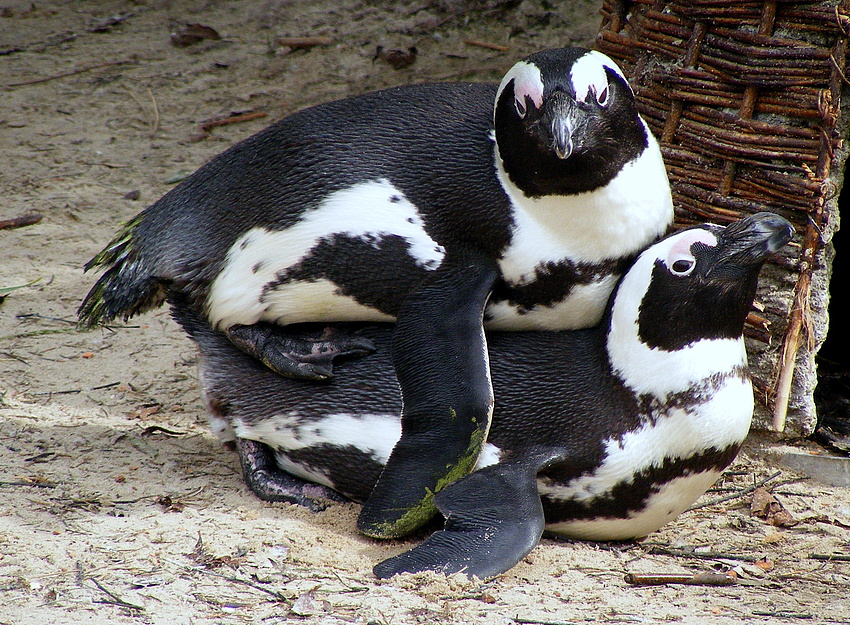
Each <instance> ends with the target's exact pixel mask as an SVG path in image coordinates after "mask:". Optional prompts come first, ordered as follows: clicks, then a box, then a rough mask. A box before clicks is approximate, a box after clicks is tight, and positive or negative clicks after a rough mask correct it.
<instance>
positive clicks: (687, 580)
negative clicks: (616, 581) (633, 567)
mask: <svg viewBox="0 0 850 625" xmlns="http://www.w3.org/2000/svg"><path fill="white" fill-rule="evenodd" d="M624 579H625V581H626V583H627V584H632V585H633V586H662V585H664V584H686V585H688V586H731V585H732V584H735V583H736V582H737V579H736V578H735V577H734V576H732V575H729V574H728V573H691V574H687V573H685V574H681V573H626V575H625V577H624Z"/></svg>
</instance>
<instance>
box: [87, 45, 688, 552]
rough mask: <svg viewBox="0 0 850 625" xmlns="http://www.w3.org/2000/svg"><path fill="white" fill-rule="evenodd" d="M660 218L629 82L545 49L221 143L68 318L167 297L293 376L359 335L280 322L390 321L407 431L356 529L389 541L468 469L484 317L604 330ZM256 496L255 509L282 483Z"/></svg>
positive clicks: (318, 366)
mask: <svg viewBox="0 0 850 625" xmlns="http://www.w3.org/2000/svg"><path fill="white" fill-rule="evenodd" d="M494 102H495V105H494ZM672 217H673V209H672V201H671V197H670V190H669V185H668V182H667V176H666V172H665V169H664V165H663V163H662V160H661V155H660V151H659V149H658V145H657V143H656V141H655V140H654V139H653V137H652V135H651V133H650V131H649V129H648V127H647V125H646V124H645V123H644V121H643V120H642V119H641V118H640V116H639V115H638V112H637V109H636V106H635V102H634V98H633V94H632V92H631V89H630V87H629V85H628V83H627V82H626V80H625V78H624V77H623V75H622V73H621V72H620V70H619V69H618V68H617V66H616V65H615V64H614V63H613V62H612V61H611V60H610V59H609V58H608V57H606V56H604V55H602V54H600V53H598V52H591V51H588V50H585V49H581V48H568V49H558V50H547V51H543V52H539V53H537V54H533V55H531V56H529V57H528V58H526V59H524V60H522V61H520V62H519V63H517V64H516V65H514V66H513V68H511V69H510V71H508V73H507V74H506V75H505V77H504V79H503V80H502V82H501V84H500V85H498V86H497V85H490V84H472V83H454V84H426V85H416V86H406V87H399V88H395V89H388V90H386V91H380V92H376V93H370V94H366V95H362V96H358V97H353V98H349V99H345V100H341V101H337V102H330V103H328V104H323V105H320V106H316V107H313V108H310V109H307V110H304V111H301V112H299V113H296V114H294V115H292V116H290V117H288V118H286V119H284V120H282V121H280V122H278V123H277V124H275V125H273V126H271V127H269V128H268V129H266V130H264V131H262V132H260V133H259V134H257V135H254V136H253V137H250V138H248V139H246V140H244V141H242V142H241V143H239V144H237V145H235V146H233V147H232V148H231V149H229V150H227V151H226V152H224V153H223V154H221V155H219V156H218V157H216V158H215V159H213V160H212V161H211V162H209V163H208V164H207V165H205V166H204V167H202V168H201V169H200V170H198V171H197V172H196V173H195V174H193V175H192V176H190V177H189V178H188V179H186V180H185V181H184V182H182V183H181V184H180V185H179V186H178V187H176V188H175V189H173V190H172V191H170V192H169V193H168V194H166V195H165V196H164V197H163V198H162V199H160V200H159V201H158V202H156V203H155V204H153V205H152V206H150V207H149V208H147V209H146V210H145V211H143V212H142V213H141V214H139V215H138V216H137V217H135V218H134V219H132V220H131V221H130V222H129V223H128V224H127V225H126V226H125V227H124V229H123V230H121V231H120V232H119V233H118V235H117V236H116V237H115V238H114V239H113V241H112V242H111V243H110V244H109V245H108V246H107V247H106V249H104V250H103V251H102V252H101V253H100V254H98V255H97V256H96V257H95V258H94V259H92V260H91V261H90V262H89V263H88V265H87V266H86V268H87V269H91V268H102V269H105V272H104V274H103V276H101V278H100V279H99V280H98V281H97V283H96V284H95V286H94V287H93V288H92V289H91V291H90V292H89V294H88V296H87V297H86V299H85V300H84V302H83V303H82V305H81V307H80V310H79V316H80V319H81V321H82V323H84V324H89V325H93V324H95V323H97V322H104V321H109V320H111V319H114V318H115V317H118V316H122V317H124V318H125V319H127V318H128V317H130V316H132V315H134V314H136V313H138V312H142V311H144V310H147V309H149V308H151V307H154V306H157V305H160V304H161V303H162V302H163V300H164V299H165V297H166V296H167V295H173V296H175V297H180V298H183V299H184V301H186V302H187V305H189V306H191V307H193V309H194V310H196V311H197V312H198V313H199V314H200V315H202V316H204V317H205V318H206V319H207V320H208V321H209V323H210V324H211V325H212V326H213V327H215V328H217V329H220V330H223V331H224V333H225V335H226V336H228V338H229V339H230V340H231V341H232V342H233V343H234V344H235V345H237V346H238V347H240V349H243V350H244V351H246V352H247V353H249V354H251V355H253V356H255V357H257V358H258V359H259V360H261V361H262V362H263V363H265V364H266V365H267V366H268V367H270V368H271V369H274V370H275V371H278V372H279V373H281V374H283V375H288V376H295V377H305V378H327V377H329V376H330V375H331V363H332V360H333V359H334V358H335V357H337V356H340V355H350V354H363V353H367V352H368V351H370V350H371V345H370V344H369V343H368V341H365V340H364V339H362V338H359V337H356V336H353V337H344V336H337V335H334V334H333V333H331V334H330V335H327V336H322V337H319V338H316V339H314V340H303V337H301V336H299V334H298V333H297V332H281V331H280V330H279V328H278V327H277V326H288V325H291V324H296V323H301V322H339V321H392V320H394V319H395V320H396V321H397V323H396V329H395V336H394V338H393V354H394V366H395V368H396V373H397V375H398V380H399V383H400V385H401V389H402V397H403V406H402V432H403V433H402V438H401V440H400V442H399V445H398V447H397V448H396V450H395V451H394V452H393V454H392V456H391V457H390V459H389V461H388V464H387V469H386V470H385V471H384V473H383V476H382V477H381V480H380V482H379V483H378V485H377V486H376V488H375V490H374V491H373V494H372V496H371V498H370V499H369V501H368V502H367V505H366V506H364V509H363V515H362V516H361V519H360V528H361V530H362V531H364V532H365V533H367V534H369V535H372V536H379V537H391V536H399V535H403V534H405V533H407V532H409V531H412V530H413V529H415V528H416V527H418V526H419V525H421V524H422V523H424V522H425V521H426V520H427V519H428V518H429V517H431V516H432V515H433V514H434V513H435V512H436V510H435V509H434V507H433V493H434V492H436V491H438V490H439V489H440V488H441V487H443V486H444V485H445V484H447V483H450V482H451V481H453V480H454V479H456V478H457V477H459V476H461V475H464V474H466V473H468V472H469V471H471V470H472V468H473V466H474V464H475V460H476V458H477V457H478V455H479V452H480V450H481V445H482V444H483V441H484V440H485V439H486V436H487V429H488V427H489V418H490V414H491V411H492V406H493V395H492V389H491V384H490V378H489V371H488V364H487V359H486V344H485V339H484V334H483V331H482V316H483V318H484V320H485V323H486V325H487V327H488V328H491V329H512V330H535V329H537V330H540V329H570V328H581V327H588V326H592V325H594V324H596V323H597V322H598V321H599V319H600V317H601V315H602V312H603V309H604V307H605V302H606V301H607V299H608V296H609V294H610V292H611V289H612V288H613V286H614V284H615V283H616V281H617V278H618V277H619V276H620V275H621V274H622V271H623V270H624V268H625V267H626V266H628V263H629V262H631V260H632V259H633V258H634V256H635V255H636V254H637V252H638V251H640V250H642V249H644V248H645V247H646V246H647V245H649V244H650V243H651V242H653V241H654V240H656V239H657V238H658V237H659V236H661V235H662V234H664V232H665V230H666V228H667V226H668V225H669V224H670V222H671V221H672ZM485 305H486V310H485ZM459 353H460V354H463V355H464V356H465V358H463V359H461V360H458V359H457V355H458V354H459ZM255 487H256V488H257V489H258V494H259V495H260V496H261V497H265V498H267V499H268V498H275V497H277V496H278V494H279V493H280V491H281V488H283V486H282V485H279V484H278V485H275V484H270V483H267V482H264V481H257V482H255Z"/></svg>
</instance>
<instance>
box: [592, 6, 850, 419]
mask: <svg viewBox="0 0 850 625" xmlns="http://www.w3.org/2000/svg"><path fill="white" fill-rule="evenodd" d="M601 13H602V17H603V21H602V27H601V29H600V31H599V35H598V37H597V46H596V47H597V48H598V49H599V50H600V51H602V52H604V53H606V54H607V55H609V56H611V57H612V58H614V59H615V60H617V62H618V63H619V64H620V66H621V67H622V68H623V71H624V72H625V73H626V74H627V76H629V77H630V80H631V83H632V86H633V88H634V91H635V96H636V99H637V102H638V108H639V110H640V111H641V113H642V114H643V115H644V117H645V119H646V120H647V123H648V124H649V126H650V128H651V129H652V131H653V132H654V133H655V134H656V135H657V136H658V138H659V140H660V143H661V147H662V152H663V154H664V158H665V162H666V164H667V170H668V174H669V177H670V182H671V187H672V191H673V201H674V204H675V208H676V222H677V224H678V225H680V226H684V225H689V224H693V223H697V222H702V221H706V220H708V221H713V222H716V223H722V224H725V223H729V222H731V221H733V220H735V219H738V218H740V217H742V216H744V215H747V214H751V213H754V212H758V211H762V210H768V211H773V212H776V213H779V214H781V215H782V216H784V217H786V218H787V219H789V221H791V222H792V223H793V224H794V226H795V228H796V230H797V232H798V233H799V240H800V243H799V246H797V247H793V248H791V251H786V255H785V256H784V257H782V258H780V259H778V260H776V261H774V262H775V264H776V265H777V266H779V267H781V268H782V269H783V270H784V271H786V272H787V274H788V276H787V278H785V279H784V281H783V283H785V284H794V285H795V287H794V290H793V292H791V293H789V295H790V296H791V297H790V298H789V299H790V300H792V301H793V304H792V306H791V309H790V310H788V311H777V314H775V315H771V314H767V317H761V316H755V317H754V316H752V315H751V321H752V319H755V318H758V319H761V320H763V323H759V324H758V327H755V325H753V324H752V323H750V324H749V325H748V327H747V335H748V336H750V337H753V338H755V339H757V340H761V341H765V342H770V341H781V344H782V350H781V356H780V360H779V365H778V372H777V373H776V374H775V375H776V379H775V380H774V381H773V382H772V383H771V382H768V381H767V380H756V386H757V387H758V388H761V389H770V391H771V393H770V394H771V395H773V394H775V395H776V402H775V421H774V426H775V427H776V428H777V429H781V428H782V427H784V412H785V411H786V410H787V401H788V390H789V388H790V376H791V375H792V374H793V367H794V361H795V357H796V353H797V350H798V349H799V347H800V345H801V344H802V343H804V342H805V340H804V339H803V338H802V337H801V333H802V332H803V331H804V328H805V327H807V325H808V323H807V315H808V301H809V292H810V289H811V279H812V271H813V268H814V266H815V260H816V254H817V252H818V249H819V245H820V232H821V228H822V227H823V224H824V219H825V200H826V196H827V185H826V184H825V180H826V178H827V177H828V176H829V173H830V168H831V166H832V161H833V159H834V156H835V150H836V149H837V147H838V146H839V145H840V142H839V139H840V137H838V136H837V134H836V124H837V122H838V118H839V98H840V95H841V88H842V86H843V85H844V84H847V85H850V79H848V77H847V76H846V74H845V71H844V69H845V66H846V62H847V39H848V34H850V6H848V1H847V0H841V1H837V0H831V1H820V2H819V1H809V2H793V1H775V0H774V1H770V0H768V1H761V2H729V0H692V1H689V2H684V1H678V2H676V1H670V2H665V1H664V0H636V1H633V2H627V1H625V0H604V2H603V6H602V10H601Z"/></svg>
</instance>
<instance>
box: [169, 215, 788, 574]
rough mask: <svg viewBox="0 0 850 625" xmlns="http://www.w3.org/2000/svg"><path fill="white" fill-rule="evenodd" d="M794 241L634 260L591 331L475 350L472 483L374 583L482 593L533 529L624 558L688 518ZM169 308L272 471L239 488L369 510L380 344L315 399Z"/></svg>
mask: <svg viewBox="0 0 850 625" xmlns="http://www.w3.org/2000/svg"><path fill="white" fill-rule="evenodd" d="M793 233H794V230H793V228H792V226H791V225H790V224H789V223H788V222H787V221H786V220H784V219H782V218H781V217H778V216H777V215H773V214H771V213H759V214H757V215H754V216H751V217H747V218H746V219H743V220H741V221H738V222H736V223H734V224H732V225H730V226H728V227H726V228H722V227H720V226H714V225H704V226H699V227H696V228H692V229H688V230H684V231H681V232H679V233H676V234H674V235H671V236H669V237H667V238H666V239H664V240H662V241H660V242H658V243H656V244H655V245H653V246H652V247H650V248H649V249H647V250H646V251H645V252H644V253H643V254H641V255H640V257H638V259H637V261H636V262H635V264H634V265H633V266H632V268H631V269H629V271H628V273H627V274H626V275H625V276H624V277H623V278H622V280H621V281H620V283H619V286H618V287H617V289H616V291H615V293H614V295H613V296H612V298H611V301H610V303H609V306H608V309H607V312H606V314H605V317H604V319H603V320H602V322H601V323H600V324H599V325H598V326H596V327H594V328H591V329H585V330H576V331H570V332H493V333H488V337H487V338H488V346H489V352H490V361H491V370H492V375H493V384H494V387H495V392H496V394H497V396H498V397H499V398H500V401H499V402H498V403H497V404H496V407H495V410H494V413H493V420H492V421H493V422H492V426H491V429H490V435H489V438H488V441H487V444H486V445H485V448H484V452H483V453H482V455H481V458H480V459H479V461H478V465H477V466H478V470H477V471H475V472H474V473H472V474H471V475H468V476H466V477H464V478H462V479H460V480H458V481H457V482H455V483H453V484H452V485H450V486H448V487H447V488H445V489H444V490H442V491H440V493H438V494H437V495H436V504H437V506H438V507H439V509H440V511H441V512H442V513H443V515H444V516H445V517H446V523H445V528H444V529H443V530H442V531H438V532H436V533H435V534H433V535H431V536H430V537H429V538H428V539H427V540H425V542H424V543H422V544H420V545H418V546H416V547H414V548H413V549H411V550H410V551H407V552H404V553H402V554H399V555H398V556H395V557H393V558H390V559H388V560H386V561H384V562H382V563H380V564H378V565H377V566H376V567H375V573H376V575H378V576H379V577H390V576H392V575H394V574H396V573H400V572H416V571H423V570H434V571H439V572H444V573H446V574H452V573H456V572H461V571H462V572H465V573H467V574H468V575H477V576H478V577H480V578H485V577H491V576H494V575H498V574H500V573H502V572H504V571H506V570H508V569H509V568H511V567H512V566H514V565H515V564H516V563H517V562H519V560H521V559H522V558H523V557H524V556H525V555H526V554H527V553H528V552H529V551H530V550H531V549H532V548H533V547H534V546H535V545H536V544H537V542H538V540H539V539H540V535H541V533H542V531H543V529H544V527H545V528H546V529H548V530H550V531H552V532H556V533H560V534H563V535H566V536H571V537H574V538H580V539H590V540H623V539H629V538H635V537H640V536H645V535H647V534H649V533H650V532H653V531H655V530H656V529H658V528H659V527H661V526H662V525H664V524H665V523H667V522H669V521H671V520H673V519H674V518H675V517H676V516H678V515H679V514H680V513H681V512H683V511H684V510H685V509H687V507H688V506H690V505H691V504H692V503H693V502H694V501H695V500H696V499H697V498H698V497H699V496H700V495H702V494H703V493H704V492H705V490H706V489H708V488H709V487H710V486H711V484H712V483H714V481H715V480H716V479H717V478H718V477H719V476H720V473H721V472H722V471H723V469H724V468H725V467H726V466H728V465H729V463H730V462H732V460H733V459H734V457H735V455H736V454H737V452H738V449H739V448H740V446H741V444H742V442H743V441H744V439H745V437H746V436H747V433H748V430H749V426H750V419H751V417H752V412H753V392H752V384H751V381H750V375H749V371H748V369H747V355H746V351H745V348H744V341H743V336H742V334H743V328H744V321H745V319H746V317H747V313H748V312H749V310H750V308H751V305H752V301H753V297H754V296H755V292H756V286H757V281H758V274H759V271H760V269H761V266H762V264H763V263H764V261H765V260H766V258H767V257H768V256H770V255H771V254H772V253H774V252H776V251H777V250H779V249H780V248H782V247H783V246H784V245H785V244H786V243H787V242H788V241H789V240H790V239H791V237H792V235H793ZM175 304H176V305H175V306H174V308H173V313H174V317H175V319H176V320H177V321H178V322H179V323H181V324H182V325H183V327H184V328H185V329H186V330H187V331H188V332H189V334H190V336H191V337H192V339H193V340H194V341H195V342H196V343H197V345H198V348H199V350H200V356H201V358H200V365H199V368H200V378H201V383H202V386H203V389H204V393H205V397H206V400H207V405H208V408H209V413H210V417H211V419H212V420H213V421H214V422H216V423H218V424H219V425H220V427H219V428H217V432H218V433H219V435H220V436H221V437H222V438H223V439H225V440H233V439H236V441H237V444H241V445H246V446H248V447H250V446H252V445H266V446H270V447H271V448H272V449H274V450H275V453H276V464H274V465H271V464H269V465H263V466H253V467H245V468H246V471H245V477H246V479H250V477H251V476H252V475H253V474H254V473H255V471H256V470H261V471H265V472H267V473H269V474H274V473H278V474H279V477H280V480H281V481H282V482H288V483H289V485H290V488H289V491H290V492H295V491H296V490H298V489H300V491H299V492H300V493H301V495H302V497H303V500H302V502H301V503H304V504H307V505H311V506H315V504H316V503H318V502H319V500H320V499H321V498H322V497H325V498H330V499H333V498H334V495H333V491H329V490H328V489H322V487H321V486H318V485H324V486H325V487H330V488H333V489H336V491H338V492H340V493H342V494H344V495H346V496H347V497H350V498H352V499H354V500H357V501H365V500H367V498H368V497H369V495H370V492H371V489H372V488H373V486H374V485H375V483H376V482H377V481H378V479H379V476H380V475H381V470H382V467H383V465H384V463H385V462H386V461H387V458H388V457H390V453H391V450H393V447H394V445H395V441H396V440H397V439H398V437H399V436H400V435H401V431H402V427H401V424H400V422H399V417H398V409H399V406H400V403H401V397H400V396H399V394H398V392H397V390H396V388H397V387H396V382H395V378H394V376H393V367H392V361H391V358H390V354H389V353H388V352H389V351H390V350H389V345H390V343H391V337H390V332H391V330H390V329H388V328H383V329H381V328H375V327H373V328H366V329H365V332H366V333H367V334H368V335H369V336H370V337H371V338H372V339H374V341H375V344H376V345H378V347H379V349H378V351H377V353H375V354H373V355H371V356H367V357H364V358H362V359H359V360H356V361H351V362H348V363H345V364H343V365H341V368H344V369H345V371H344V375H339V376H337V377H336V378H335V379H334V380H333V381H331V382H330V383H328V384H324V385H316V384H315V383H311V382H305V381H300V380H291V379H286V378H283V377H281V376H279V375H277V374H275V373H274V372H272V371H270V370H269V369H267V368H265V367H263V366H261V365H260V364H259V363H257V362H256V361H255V360H253V359H251V358H249V357H247V356H245V355H244V354H243V353H240V352H239V351H238V350H236V349H235V348H234V347H233V345H232V344H231V343H229V342H228V341H227V339H226V338H225V337H224V335H223V334H221V333H219V332H216V331H214V330H213V329H212V328H211V327H210V326H209V323H208V322H207V321H206V320H205V319H203V318H202V317H200V316H198V315H197V314H196V312H195V311H194V310H193V309H192V308H191V307H190V306H185V305H183V304H181V303H180V302H176V303H175ZM243 458H244V456H243ZM302 480H309V482H310V484H308V483H307V482H304V481H302Z"/></svg>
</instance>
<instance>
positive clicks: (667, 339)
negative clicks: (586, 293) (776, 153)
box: [638, 213, 794, 351]
mask: <svg viewBox="0 0 850 625" xmlns="http://www.w3.org/2000/svg"><path fill="white" fill-rule="evenodd" d="M702 229H703V230H707V231H709V232H712V233H713V234H715V235H716V237H717V245H716V246H712V245H708V244H706V243H705V242H700V241H696V242H694V243H693V244H691V245H690V249H682V250H680V251H679V252H678V253H676V254H672V255H669V256H668V258H666V259H663V260H662V259H658V260H656V261H655V266H654V267H653V270H652V279H651V282H650V285H649V289H648V290H647V292H646V295H645V296H644V297H643V300H642V301H641V305H640V313H639V317H638V332H639V335H640V339H641V341H643V342H644V343H645V344H646V345H648V346H649V347H653V348H658V349H663V350H666V351H675V350H679V349H681V348H683V347H685V346H687V345H690V344H691V343H693V342H695V341H697V340H700V339H722V338H729V339H735V338H738V337H740V336H741V334H742V333H743V330H744V320H745V319H746V317H747V313H748V312H749V311H750V308H751V306H752V303H753V298H754V297H755V294H756V286H757V283H758V275H759V271H760V270H761V267H762V265H763V264H764V261H765V260H766V259H767V258H768V257H769V256H770V255H771V254H772V253H773V252H775V251H777V250H779V249H780V248H781V247H782V246H784V245H785V244H786V243H787V242H788V241H790V240H791V237H792V235H793V234H794V229H793V228H792V226H791V224H789V223H788V222H787V221H786V220H784V219H782V218H781V217H778V216H777V215H773V214H771V213H759V214H757V215H753V216H751V217H747V218H746V219H742V220H741V221H738V222H736V223H734V224H732V225H730V226H729V227H727V228H725V229H722V228H720V227H711V226H704V227H702ZM696 230H698V229H694V231H696ZM659 320H663V321H662V322H660V323H659Z"/></svg>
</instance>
